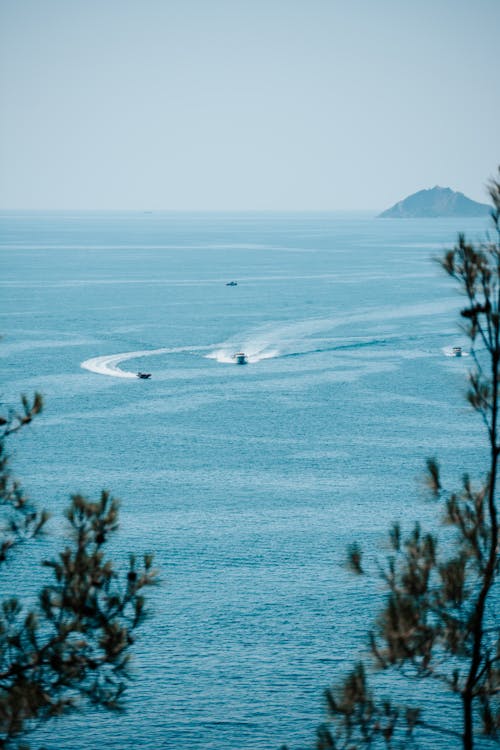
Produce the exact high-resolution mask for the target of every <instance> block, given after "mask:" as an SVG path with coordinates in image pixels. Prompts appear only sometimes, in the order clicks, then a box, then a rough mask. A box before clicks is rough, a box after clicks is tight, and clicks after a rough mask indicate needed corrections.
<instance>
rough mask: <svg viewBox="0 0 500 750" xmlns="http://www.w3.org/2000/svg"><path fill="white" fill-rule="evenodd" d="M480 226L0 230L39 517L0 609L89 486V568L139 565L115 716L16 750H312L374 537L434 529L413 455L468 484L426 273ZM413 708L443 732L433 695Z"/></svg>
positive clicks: (361, 628) (450, 323)
mask: <svg viewBox="0 0 500 750" xmlns="http://www.w3.org/2000/svg"><path fill="white" fill-rule="evenodd" d="M487 229H488V219H487V218H486V219H470V218H468V219H377V218H376V217H375V214H374V213H373V212H362V213H359V212H358V213H334V212H330V213H327V212H322V213H272V212H267V213H252V212H248V213H187V212H186V213H169V212H156V211H154V212H144V211H137V212H21V211H11V212H3V213H1V215H0V235H1V236H0V263H1V276H0V332H1V333H2V339H1V341H0V355H1V360H0V377H1V391H0V394H1V395H0V398H1V401H2V406H3V407H4V408H8V407H15V406H16V405H17V404H18V403H19V397H20V395H21V394H26V395H27V396H31V395H32V394H33V393H34V392H35V391H39V392H41V393H42V394H43V397H44V402H45V408H44V411H43V414H41V415H40V416H39V417H37V418H36V419H35V420H34V422H33V424H32V425H29V426H28V427H26V428H25V429H23V430H22V431H21V432H20V433H18V434H16V435H14V436H12V437H11V438H10V441H9V452H10V454H11V456H12V468H13V471H14V473H15V475H16V476H17V477H18V478H19V479H20V481H21V483H22V485H23V487H24V488H25V490H26V491H27V493H28V494H29V496H30V497H31V498H32V500H33V501H34V502H35V503H36V504H37V506H38V507H39V508H46V509H47V510H48V511H50V513H51V515H52V519H51V521H50V522H49V524H48V527H47V531H46V533H45V535H44V537H43V538H42V539H41V540H38V541H35V542H31V543H29V547H28V546H26V545H25V546H23V547H22V548H20V549H17V550H16V551H15V552H13V554H12V559H11V563H10V564H8V565H7V566H6V567H5V566H4V568H3V572H2V584H1V586H0V593H1V595H2V596H8V595H11V594H16V595H18V596H21V597H24V599H25V601H27V602H29V601H30V597H31V598H32V597H33V596H34V593H35V591H36V590H37V589H38V588H39V587H40V586H41V585H42V584H43V582H44V581H46V580H48V577H49V576H50V570H49V569H48V568H45V567H41V566H40V562H41V560H43V559H49V558H53V557H54V556H55V555H56V554H57V552H58V550H60V549H61V548H62V547H63V546H64V545H65V544H66V543H67V527H66V525H65V521H64V518H63V512H64V509H65V508H66V507H67V506H68V503H69V498H70V496H71V494H73V493H81V494H83V495H85V496H87V497H89V498H94V499H95V498H97V497H98V496H99V493H100V492H101V490H102V489H107V490H109V491H110V492H111V493H112V494H113V495H114V496H116V497H118V498H119V499H120V501H121V515H120V527H119V530H118V531H117V533H116V535H115V539H114V540H113V541H112V542H111V544H110V549H109V556H110V557H111V558H112V559H113V560H114V561H116V563H117V565H118V566H121V567H122V568H125V567H126V564H127V559H128V555H129V553H135V554H137V555H141V554H142V553H143V552H151V553H153V554H154V556H155V566H156V568H157V569H158V572H159V576H158V577H159V583H158V585H157V586H156V587H155V588H153V589H151V590H150V591H149V592H148V596H147V609H148V617H147V620H146V622H145V623H144V624H143V625H142V626H141V628H140V629H139V631H137V639H136V642H135V644H134V645H133V659H132V662H131V672H132V682H131V684H130V686H129V688H128V691H127V694H126V700H125V706H126V710H125V711H124V713H122V714H119V715H116V714H109V713H107V712H103V711H98V710H95V709H90V710H88V711H86V712H84V713H80V714H77V715H74V716H71V717H68V718H62V719H54V720H52V721H51V722H49V723H48V724H44V725H42V726H40V727H34V731H33V734H32V736H31V737H29V738H28V739H29V741H30V742H31V743H32V746H33V747H44V748H46V750H70V749H75V748H81V750H94V749H96V748H101V747H106V748H107V749H108V750H128V749H129V748H130V749H132V748H141V749H144V750H167V749H168V750H202V749H203V750H278V749H279V748H280V747H282V746H283V745H285V744H286V745H287V746H288V747H289V748H290V750H306V749H312V748H314V746H315V737H316V729H317V727H318V726H319V725H320V724H321V723H322V722H324V721H325V720H326V718H327V712H326V703H325V689H326V688H328V687H329V686H331V685H334V684H337V683H338V682H339V681H340V680H341V678H342V676H343V675H345V673H346V671H347V670H348V669H349V667H350V666H351V665H352V664H353V663H354V662H355V661H356V660H358V659H359V658H368V640H367V632H368V631H369V630H370V628H372V627H373V623H374V621H375V619H376V615H377V612H378V610H379V608H380V606H381V602H382V601H383V597H384V584H383V581H382V580H381V577H380V569H381V568H383V566H384V564H385V559H386V557H387V555H388V554H389V549H388V545H387V532H388V529H389V528H390V527H391V525H392V524H393V523H394V522H396V521H397V522H399V523H400V524H401V526H402V527H403V529H404V530H406V531H408V530H410V529H411V528H412V526H413V524H414V523H415V521H416V520H419V521H420V523H421V525H422V528H424V529H428V530H432V531H438V530H439V528H440V519H441V515H442V508H441V507H440V505H439V503H438V502H437V501H435V500H433V499H431V498H430V497H429V495H428V492H427V490H426V487H425V483H424V480H423V476H424V469H425V462H426V459H427V458H428V457H436V458H437V459H438V460H439V462H440V464H441V467H442V474H443V482H444V484H445V486H446V487H448V488H450V489H456V488H458V487H459V486H460V481H461V477H462V474H463V473H464V472H465V471H468V472H470V473H471V475H472V476H473V477H475V478H477V480H480V479H481V477H482V476H483V473H484V470H485V467H486V461H485V432H484V426H483V425H482V424H481V421H480V419H478V417H477V415H475V414H474V413H473V412H472V410H471V409H470V408H469V407H468V405H467V403H466V400H465V392H466V388H467V372H468V371H469V369H470V368H471V364H472V358H471V357H470V356H468V355H469V348H470V347H469V341H468V339H467V337H466V336H465V334H464V332H463V330H462V329H461V328H460V309H461V307H462V306H463V305H464V299H463V297H462V296H461V293H460V291H459V290H458V289H457V286H456V284H455V283H454V282H453V280H451V279H450V278H448V277H447V276H446V275H445V274H444V272H443V271H442V269H441V268H440V265H439V263H438V259H439V257H440V256H441V255H442V254H443V252H444V250H445V249H447V248H450V247H452V246H453V245H454V243H455V241H456V238H457V234H458V232H465V233H466V235H467V236H468V237H469V238H470V239H471V240H474V241H476V240H482V239H484V237H485V233H486V231H487ZM231 281H235V282H236V284H234V285H228V283H229V282H231ZM454 346H461V347H462V348H463V356H462V357H454V356H452V349H453V347H454ZM240 351H241V352H244V353H245V354H246V356H247V360H248V362H247V364H244V365H238V364H236V363H235V360H234V358H233V354H234V353H236V352H240ZM138 372H149V373H151V378H149V379H139V378H138V377H137V373H138ZM352 542H358V543H359V544H360V545H361V546H362V548H363V550H364V566H365V568H366V570H367V574H366V575H365V576H363V577H359V576H355V575H353V574H352V573H351V572H350V571H349V570H348V568H347V566H346V549H347V547H348V545H349V544H350V543H352ZM374 679H377V675H376V674H374ZM395 685H396V686H397V687H395ZM403 687H404V686H403V685H401V684H400V683H399V682H398V683H393V684H392V687H391V685H389V687H386V689H387V690H389V693H390V695H391V696H392V697H394V694H395V693H398V691H399V690H400V689H401V690H403ZM409 700H410V702H412V701H413V703H415V702H416V703H418V704H420V705H422V706H423V707H424V709H425V711H426V716H428V718H429V721H431V722H432V721H434V722H435V723H439V722H444V723H445V724H447V726H448V727H449V728H455V729H456V730H457V731H460V727H459V726H456V721H457V716H458V713H457V708H458V704H457V702H456V699H453V698H451V699H450V698H449V697H448V696H447V694H445V693H444V692H443V693H441V692H440V690H439V688H438V687H437V686H436V684H431V685H420V684H414V685H413V686H412V687H411V691H410V695H409ZM443 743H444V744H443ZM454 743H455V744H454ZM459 745H460V743H459V741H458V740H457V741H455V740H453V739H446V738H445V739H444V740H443V737H442V736H439V735H436V736H434V735H429V737H427V739H426V743H425V747H426V749H427V750H438V749H441V748H444V747H446V748H454V747H458V746H459ZM480 746H481V747H489V745H488V744H487V743H484V744H483V745H480Z"/></svg>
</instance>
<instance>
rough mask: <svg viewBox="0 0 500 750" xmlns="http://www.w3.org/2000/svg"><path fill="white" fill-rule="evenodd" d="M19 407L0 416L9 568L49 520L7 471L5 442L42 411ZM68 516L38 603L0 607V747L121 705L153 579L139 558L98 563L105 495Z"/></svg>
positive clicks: (112, 508) (113, 505)
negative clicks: (48, 725)
mask: <svg viewBox="0 0 500 750" xmlns="http://www.w3.org/2000/svg"><path fill="white" fill-rule="evenodd" d="M22 405H23V410H22V412H20V413H17V412H13V411H10V412H8V413H7V414H6V415H5V416H2V417H0V426H1V430H2V431H1V433H0V507H1V509H2V511H3V521H4V524H3V527H2V528H1V530H0V535H1V536H0V561H1V562H2V563H4V564H7V565H15V564H16V558H15V556H10V555H8V551H9V550H10V549H11V548H12V547H13V546H14V545H15V544H19V543H20V542H22V541H23V542H25V543H26V542H27V541H28V540H30V539H32V538H33V537H35V536H36V535H37V534H38V533H39V532H40V531H41V529H42V527H43V526H44V524H45V522H46V521H47V518H48V515H47V514H46V513H45V512H42V513H38V512H37V511H36V510H35V508H34V507H33V505H32V504H31V503H30V502H29V500H28V499H27V497H26V495H25V493H24V492H23V490H22V488H21V486H20V485H19V483H18V482H16V481H15V480H14V479H13V478H12V476H11V472H10V466H9V458H8V455H7V453H6V439H7V438H8V437H9V436H11V435H12V434H13V433H15V432H17V431H18V430H20V429H21V428H22V427H24V426H25V425H26V424H28V423H29V422H31V420H32V419H33V417H34V416H35V415H36V414H38V413H39V412H40V411H41V410H42V399H41V397H40V396H39V395H38V394H37V395H36V396H35V398H34V400H33V402H32V403H29V402H28V400H27V399H26V398H24V397H23V399H22ZM66 515H67V519H68V522H69V534H68V543H67V546H66V547H65V548H64V550H63V551H62V552H61V553H60V554H59V555H58V556H57V557H56V559H54V560H50V561H47V562H45V563H44V565H45V566H46V567H47V568H48V569H49V570H50V571H51V577H52V581H51V582H50V583H48V584H47V585H45V586H44V587H43V588H42V590H41V591H40V592H39V594H38V596H37V602H36V603H35V604H34V605H32V606H29V607H26V606H23V604H22V602H21V601H20V600H19V599H18V598H11V599H4V600H3V601H2V602H1V603H0V747H2V748H24V747H26V745H25V744H23V739H24V737H25V735H26V733H27V732H29V731H30V730H31V729H33V728H35V727H36V726H37V724H38V723H39V722H40V721H43V720H47V719H49V718H51V717H55V716H59V715H61V714H63V713H67V712H69V711H72V710H76V709H81V708H83V707H84V706H85V705H90V704H92V705H96V706H100V707H102V708H106V709H111V710H119V709H120V708H121V707H122V695H123V692H124V689H125V687H126V683H127V680H128V679H129V674H128V672H127V666H128V661H129V658H130V646H131V645H132V644H133V642H134V630H135V628H136V627H137V626H138V625H139V624H140V623H141V622H142V620H143V617H144V596H143V589H144V587H145V586H148V585H150V584H151V583H153V581H154V571H153V570H152V558H151V556H149V555H146V556H145V557H144V559H143V561H142V563H141V564H140V565H139V566H138V565H137V563H136V560H135V558H134V557H133V556H131V558H130V561H129V566H128V570H126V571H124V572H123V573H121V574H119V573H118V572H117V571H116V569H115V567H114V565H113V563H112V561H110V560H108V559H107V558H106V556H105V545H106V542H107V541H108V539H109V537H110V536H111V535H112V534H113V532H114V531H115V530H116V528H117V526H118V503H117V501H116V500H114V499H113V498H112V497H111V496H110V495H109V493H107V492H102V493H101V496H100V498H99V500H97V501H96V502H92V501H90V500H87V499H85V498H84V497H82V496H80V495H73V496H72V498H71V504H70V506H69V508H68V511H67V514H66ZM25 551H27V550H26V548H24V549H20V550H19V554H23V553H24V552H25Z"/></svg>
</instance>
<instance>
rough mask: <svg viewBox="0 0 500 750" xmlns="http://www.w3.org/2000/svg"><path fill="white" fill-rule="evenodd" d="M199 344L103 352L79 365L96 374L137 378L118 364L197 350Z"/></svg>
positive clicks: (135, 374) (133, 373)
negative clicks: (114, 352) (113, 352)
mask: <svg viewBox="0 0 500 750" xmlns="http://www.w3.org/2000/svg"><path fill="white" fill-rule="evenodd" d="M200 348H201V347H199V346H180V347H175V348H162V349H144V350H142V351H134V352H122V353H121V354H104V355H102V356H100V357H92V358H91V359H86V360H85V362H82V363H81V365H80V367H82V368H83V369H84V370H89V371H90V372H95V373H97V374H98V375H110V376H112V377H115V378H137V373H135V372H130V371H129V370H121V369H120V368H119V367H118V365H119V364H121V363H122V362H127V361H128V360H129V359H138V358H139V357H151V356H153V355H155V354H179V353H180V352H194V351H199V350H200Z"/></svg>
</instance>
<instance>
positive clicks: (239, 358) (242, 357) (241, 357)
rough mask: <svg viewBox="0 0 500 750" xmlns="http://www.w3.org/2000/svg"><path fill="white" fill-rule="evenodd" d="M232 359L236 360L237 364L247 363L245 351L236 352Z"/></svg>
mask: <svg viewBox="0 0 500 750" xmlns="http://www.w3.org/2000/svg"><path fill="white" fill-rule="evenodd" d="M233 359H234V361H235V362H236V364H237V365H247V364H248V359H247V355H246V354H245V352H236V354H233Z"/></svg>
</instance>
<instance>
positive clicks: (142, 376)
mask: <svg viewBox="0 0 500 750" xmlns="http://www.w3.org/2000/svg"><path fill="white" fill-rule="evenodd" d="M137 377H138V378H140V379H141V380H148V379H149V378H150V377H151V373H150V372H138V373H137Z"/></svg>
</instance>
